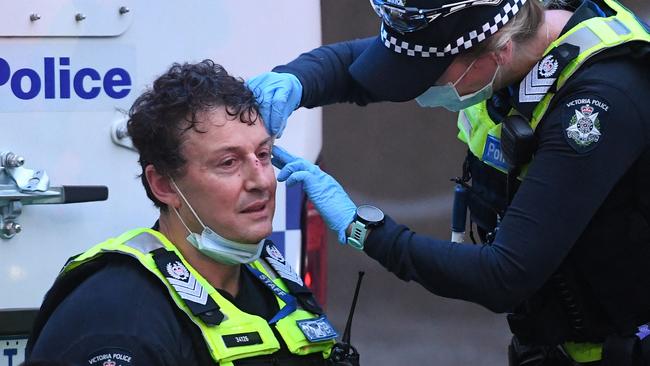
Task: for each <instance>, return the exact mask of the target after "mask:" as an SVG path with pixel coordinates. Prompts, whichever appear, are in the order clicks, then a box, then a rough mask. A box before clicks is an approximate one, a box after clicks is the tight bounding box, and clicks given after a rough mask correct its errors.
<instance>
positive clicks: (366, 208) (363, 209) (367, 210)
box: [357, 205, 384, 223]
mask: <svg viewBox="0 0 650 366" xmlns="http://www.w3.org/2000/svg"><path fill="white" fill-rule="evenodd" d="M357 216H358V217H359V218H360V219H362V220H364V221H366V222H368V223H373V222H381V221H382V220H384V213H383V212H381V210H380V209H378V208H377V207H375V206H370V205H361V206H359V207H357Z"/></svg>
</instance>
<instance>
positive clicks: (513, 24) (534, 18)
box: [459, 0, 566, 59]
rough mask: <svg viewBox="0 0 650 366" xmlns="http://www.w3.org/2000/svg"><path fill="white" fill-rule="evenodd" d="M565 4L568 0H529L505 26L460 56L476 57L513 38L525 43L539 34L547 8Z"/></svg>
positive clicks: (519, 42) (498, 47) (516, 41)
mask: <svg viewBox="0 0 650 366" xmlns="http://www.w3.org/2000/svg"><path fill="white" fill-rule="evenodd" d="M565 4H566V0H546V1H543V0H528V1H526V3H525V4H524V5H523V6H522V7H521V9H520V10H519V12H518V13H517V14H516V15H515V16H514V17H513V18H512V19H510V21H509V22H508V23H506V25H505V26H504V27H503V28H501V29H499V31H497V32H496V33H495V34H494V35H492V36H491V37H489V38H488V39H486V40H485V41H484V42H481V43H479V44H478V45H476V46H475V47H473V48H472V49H470V51H469V52H467V53H464V54H461V55H459V57H462V58H466V59H476V58H478V57H479V56H481V55H484V54H486V53H490V52H496V51H498V50H500V49H502V48H503V47H505V46H506V44H508V42H509V41H511V40H512V42H514V43H515V44H516V45H517V44H524V43H526V42H527V41H529V40H531V39H533V38H534V37H535V34H537V30H538V29H539V27H540V26H541V25H542V23H543V22H544V11H545V10H546V9H547V8H557V7H563V6H564V5H565Z"/></svg>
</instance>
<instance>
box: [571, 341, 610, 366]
mask: <svg viewBox="0 0 650 366" xmlns="http://www.w3.org/2000/svg"><path fill="white" fill-rule="evenodd" d="M562 348H563V349H564V351H566V353H567V354H568V355H569V356H570V357H571V358H572V359H573V360H574V361H575V362H579V363H587V362H595V361H599V360H600V359H601V358H603V345H602V344H600V343H587V342H585V343H576V342H565V343H564V344H563V345H562Z"/></svg>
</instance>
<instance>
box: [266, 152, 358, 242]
mask: <svg viewBox="0 0 650 366" xmlns="http://www.w3.org/2000/svg"><path fill="white" fill-rule="evenodd" d="M271 161H272V162H273V165H274V166H275V167H276V168H278V169H280V173H278V181H280V182H284V181H286V182H287V183H286V184H287V186H292V185H294V184H296V183H298V182H302V184H303V190H304V191H305V193H306V194H307V197H309V200H310V201H312V202H313V203H314V206H316V209H317V210H318V212H319V213H320V214H321V216H323V219H325V223H327V226H329V228H330V229H332V230H334V231H336V232H337V233H338V239H339V242H340V243H341V244H346V243H347V236H346V235H345V230H346V229H347V228H348V226H349V225H350V223H351V222H352V220H354V215H355V214H356V211H357V206H356V205H355V204H354V202H352V200H351V199H350V197H349V196H348V194H347V193H345V191H344V190H343V187H341V185H340V184H339V182H337V181H336V180H335V179H334V178H332V177H331V176H330V175H329V174H327V173H325V172H323V171H322V170H320V168H319V167H318V166H316V165H314V164H312V163H310V162H308V161H307V160H305V159H301V158H297V157H295V156H292V155H291V154H289V153H288V152H287V151H286V150H284V149H283V148H281V147H279V146H273V158H272V159H271Z"/></svg>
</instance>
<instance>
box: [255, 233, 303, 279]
mask: <svg viewBox="0 0 650 366" xmlns="http://www.w3.org/2000/svg"><path fill="white" fill-rule="evenodd" d="M264 246H265V248H264V252H262V257H263V258H264V259H266V261H267V262H268V263H269V264H270V265H271V267H273V269H274V270H275V271H276V272H277V273H278V276H280V277H282V279H285V280H287V281H291V282H294V283H296V284H297V285H299V286H304V283H303V282H302V279H301V278H300V276H298V274H297V273H296V272H294V271H293V269H292V268H291V266H290V265H289V263H287V262H286V260H285V259H284V257H283V256H282V253H280V250H279V249H278V248H277V247H276V246H275V245H273V243H272V242H271V241H270V240H267V241H266V243H264Z"/></svg>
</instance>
